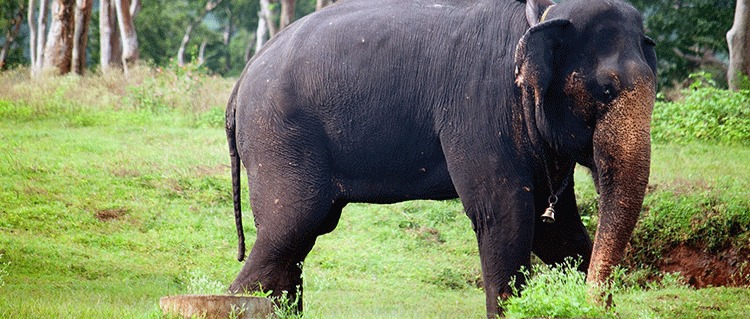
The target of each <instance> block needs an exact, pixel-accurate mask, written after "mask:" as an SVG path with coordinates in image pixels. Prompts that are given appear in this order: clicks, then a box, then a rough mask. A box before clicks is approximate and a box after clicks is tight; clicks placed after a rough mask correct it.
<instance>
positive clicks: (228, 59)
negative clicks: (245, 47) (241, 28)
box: [223, 0, 234, 74]
mask: <svg viewBox="0 0 750 319" xmlns="http://www.w3.org/2000/svg"><path fill="white" fill-rule="evenodd" d="M224 11H225V12H226V14H227V21H226V24H224V34H223V40H224V74H227V73H228V72H229V70H231V69H232V54H231V53H230V52H229V44H230V43H231V42H232V33H233V32H234V30H232V29H233V26H232V2H231V1H229V0H227V3H226V5H225V6H224Z"/></svg>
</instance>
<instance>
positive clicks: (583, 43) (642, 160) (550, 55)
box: [516, 0, 656, 283]
mask: <svg viewBox="0 0 750 319" xmlns="http://www.w3.org/2000/svg"><path fill="white" fill-rule="evenodd" d="M548 1H549V0H527V5H526V16H527V20H529V24H530V25H531V28H530V29H529V30H528V31H527V32H526V34H525V35H524V36H523V38H522V39H521V40H520V42H519V43H518V46H517V50H516V83H517V84H518V85H519V86H520V87H521V90H522V93H523V96H522V104H523V108H524V115H525V121H526V127H527V128H528V133H529V135H530V136H531V137H532V140H534V141H536V142H540V143H546V144H547V145H549V146H550V147H552V148H553V149H555V150H556V151H557V152H558V153H559V154H563V155H565V156H569V157H571V158H573V159H574V160H575V161H576V162H578V163H580V164H582V165H584V166H587V167H589V168H590V169H591V171H592V175H593V177H594V181H595V184H596V186H597V190H598V191H599V193H600V199H599V225H598V227H597V233H596V238H595V239H594V248H593V252H592V257H591V263H590V266H589V270H588V277H587V281H588V282H590V283H599V282H602V281H603V280H605V279H606V278H607V277H608V276H609V274H610V273H611V269H612V267H613V266H615V265H617V264H618V263H619V262H620V261H621V259H622V256H623V251H624V250H625V246H626V245H627V243H628V241H629V240H630V236H631V235H632V232H633V228H634V227H635V223H636V221H637V219H638V216H639V213H640V210H641V205H642V204H643V197H644V193H645V189H646V185H647V183H648V177H649V166H650V149H651V144H650V122H651V111H652V109H653V105H654V99H655V89H656V82H655V77H656V54H655V52H654V42H653V41H652V40H651V39H649V38H648V37H646V35H645V34H644V30H643V22H642V19H641V15H640V13H639V12H638V11H637V10H636V9H635V8H633V7H632V6H630V5H629V4H626V3H625V2H622V1H619V0H602V1H580V0H568V1H565V2H562V3H561V4H558V5H553V3H551V2H548Z"/></svg>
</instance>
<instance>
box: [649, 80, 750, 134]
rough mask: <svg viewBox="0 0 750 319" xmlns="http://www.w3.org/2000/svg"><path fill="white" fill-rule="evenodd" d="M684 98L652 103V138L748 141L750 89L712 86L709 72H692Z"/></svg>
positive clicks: (749, 132) (749, 130)
mask: <svg viewBox="0 0 750 319" xmlns="http://www.w3.org/2000/svg"><path fill="white" fill-rule="evenodd" d="M691 78H693V79H694V82H693V84H692V85H691V86H690V88H689V89H688V90H685V91H684V99H683V100H681V101H676V102H666V101H658V102H657V103H656V105H654V113H653V122H652V137H653V139H654V140H656V141H660V142H670V143H673V142H678V143H686V142H692V141H709V142H719V143H725V144H744V145H749V144H750V90H740V91H738V92H734V91H729V90H722V89H718V88H716V87H714V82H713V81H712V80H711V76H710V74H705V73H701V74H696V75H692V76H691Z"/></svg>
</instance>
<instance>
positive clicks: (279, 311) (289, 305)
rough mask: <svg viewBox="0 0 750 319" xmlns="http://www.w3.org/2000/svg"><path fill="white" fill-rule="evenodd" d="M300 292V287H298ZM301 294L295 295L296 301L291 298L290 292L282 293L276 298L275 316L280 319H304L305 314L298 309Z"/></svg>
mask: <svg viewBox="0 0 750 319" xmlns="http://www.w3.org/2000/svg"><path fill="white" fill-rule="evenodd" d="M297 289H298V290H299V287H297ZM299 297H300V294H299V293H298V294H295V295H294V299H292V298H289V292H287V291H283V292H281V296H279V297H277V298H275V299H276V300H274V307H273V314H274V315H276V318H279V319H302V318H304V315H303V313H301V312H299V311H298V310H297V309H298V307H299V302H300V300H299Z"/></svg>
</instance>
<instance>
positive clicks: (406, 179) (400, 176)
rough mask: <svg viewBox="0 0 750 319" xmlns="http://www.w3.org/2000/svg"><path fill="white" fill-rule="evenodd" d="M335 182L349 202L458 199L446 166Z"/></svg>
mask: <svg viewBox="0 0 750 319" xmlns="http://www.w3.org/2000/svg"><path fill="white" fill-rule="evenodd" d="M337 182H338V184H339V185H338V186H339V188H340V190H341V191H342V194H344V199H345V200H346V201H348V202H363V203H381V204H385V203H395V202H401V201H407V200H415V199H450V198H456V197H458V195H457V194H456V190H455V188H454V187H453V183H452V182H451V179H450V175H449V174H448V170H447V169H446V167H445V164H443V165H437V166H429V167H419V168H416V169H414V170H412V171H399V172H397V173H396V174H383V175H378V176H367V177H365V176H362V177H360V178H343V179H338V180H337Z"/></svg>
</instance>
